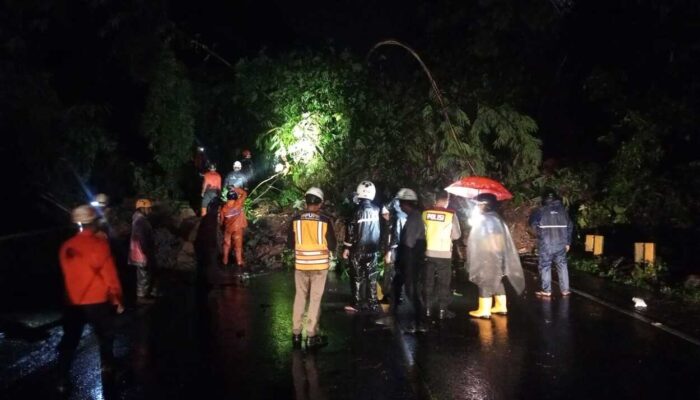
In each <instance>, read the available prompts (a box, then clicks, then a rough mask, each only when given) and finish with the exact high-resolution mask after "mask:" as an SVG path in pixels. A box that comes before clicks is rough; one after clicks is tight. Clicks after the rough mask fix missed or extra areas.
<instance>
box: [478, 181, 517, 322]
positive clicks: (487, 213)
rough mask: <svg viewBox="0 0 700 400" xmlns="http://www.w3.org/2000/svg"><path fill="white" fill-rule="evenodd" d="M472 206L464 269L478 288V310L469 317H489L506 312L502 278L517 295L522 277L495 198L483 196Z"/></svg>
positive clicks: (513, 245)
mask: <svg viewBox="0 0 700 400" xmlns="http://www.w3.org/2000/svg"><path fill="white" fill-rule="evenodd" d="M474 203H475V205H474V207H473V208H472V210H471V213H470V216H469V226H471V230H470V231H469V239H468V241H467V267H468V272H469V280H470V281H472V282H473V283H474V284H476V285H477V286H478V287H479V308H478V309H477V310H474V311H470V312H469V315H470V316H471V317H473V318H491V314H506V313H507V312H508V309H507V307H506V291H505V287H504V286H503V278H504V277H507V278H508V280H509V281H510V283H511V285H512V286H513V288H514V289H515V291H516V292H517V293H518V294H519V293H521V292H522V291H523V289H524V288H525V277H524V275H523V268H522V266H521V265H520V257H518V251H517V250H516V248H515V244H514V243H513V238H512V237H511V235H510V230H509V229H508V226H506V224H505V223H504V222H503V220H501V217H500V216H499V215H498V213H497V212H496V208H497V206H498V201H497V200H496V196H494V195H493V194H491V193H482V194H480V195H478V196H476V197H475V198H474ZM493 298H495V299H496V301H495V302H493ZM491 305H493V308H492V307H491Z"/></svg>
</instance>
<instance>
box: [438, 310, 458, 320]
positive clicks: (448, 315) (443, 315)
mask: <svg viewBox="0 0 700 400" xmlns="http://www.w3.org/2000/svg"><path fill="white" fill-rule="evenodd" d="M454 317H455V313H453V312H452V311H450V310H440V319H452V318H454Z"/></svg>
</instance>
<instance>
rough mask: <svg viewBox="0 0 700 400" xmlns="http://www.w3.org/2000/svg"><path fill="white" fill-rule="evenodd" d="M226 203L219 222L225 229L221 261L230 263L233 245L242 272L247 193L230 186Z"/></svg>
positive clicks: (246, 223) (225, 264) (246, 222)
mask: <svg viewBox="0 0 700 400" xmlns="http://www.w3.org/2000/svg"><path fill="white" fill-rule="evenodd" d="M226 197H227V200H226V204H224V206H223V207H221V211H219V223H220V224H221V225H222V227H223V229H224V247H223V258H222V260H221V262H222V263H223V264H224V266H227V265H228V258H229V254H230V253H231V245H233V249H234V252H235V253H236V265H238V267H239V271H240V272H244V268H245V261H244V260H243V235H244V234H245V229H246V228H247V227H248V219H246V216H245V211H244V210H243V205H244V203H245V199H246V197H247V194H246V192H245V190H243V189H241V188H240V187H234V188H230V189H229V191H228V193H227V195H226Z"/></svg>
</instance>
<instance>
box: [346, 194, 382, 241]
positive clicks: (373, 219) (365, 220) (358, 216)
mask: <svg viewBox="0 0 700 400" xmlns="http://www.w3.org/2000/svg"><path fill="white" fill-rule="evenodd" d="M379 213H380V208H379V207H377V206H376V205H374V204H372V202H371V201H369V200H367V199H362V200H360V204H358V205H357V208H356V209H355V212H354V213H353V216H352V219H351V220H350V221H349V222H348V224H347V225H346V229H347V233H346V234H345V243H343V244H344V245H345V247H346V248H347V249H350V250H352V251H353V252H357V253H374V252H375V251H377V250H379V240H380V237H381V223H380V218H379Z"/></svg>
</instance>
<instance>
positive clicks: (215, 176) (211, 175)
mask: <svg viewBox="0 0 700 400" xmlns="http://www.w3.org/2000/svg"><path fill="white" fill-rule="evenodd" d="M203 177H204V180H203V181H202V193H201V196H202V217H204V216H206V215H207V209H208V208H209V204H210V203H211V202H212V200H214V199H215V198H216V197H218V196H219V193H220V192H221V175H219V173H218V172H216V165H215V164H213V163H212V164H209V167H208V171H207V172H206V173H205V174H204V176H203Z"/></svg>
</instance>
